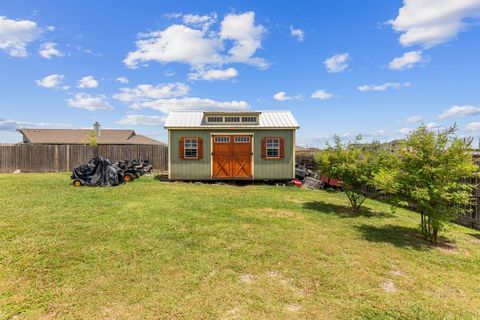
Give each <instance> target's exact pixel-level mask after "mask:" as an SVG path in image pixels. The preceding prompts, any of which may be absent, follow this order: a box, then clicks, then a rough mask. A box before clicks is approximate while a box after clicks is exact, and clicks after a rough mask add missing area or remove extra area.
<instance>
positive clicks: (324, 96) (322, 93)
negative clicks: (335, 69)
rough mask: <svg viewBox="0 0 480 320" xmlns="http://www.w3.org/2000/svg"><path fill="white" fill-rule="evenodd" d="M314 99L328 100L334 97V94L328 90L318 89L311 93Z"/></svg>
mask: <svg viewBox="0 0 480 320" xmlns="http://www.w3.org/2000/svg"><path fill="white" fill-rule="evenodd" d="M310 98H312V99H319V100H328V99H331V98H333V94H332V93H330V92H328V91H326V90H316V91H315V92H313V93H312V94H311V95H310Z"/></svg>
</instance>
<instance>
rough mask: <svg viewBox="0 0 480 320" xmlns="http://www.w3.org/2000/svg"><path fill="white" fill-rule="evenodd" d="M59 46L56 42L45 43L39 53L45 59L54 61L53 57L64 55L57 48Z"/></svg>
mask: <svg viewBox="0 0 480 320" xmlns="http://www.w3.org/2000/svg"><path fill="white" fill-rule="evenodd" d="M56 46H57V44H56V43H54V42H45V43H43V44H42V45H41V46H40V50H39V51H38V53H39V54H40V56H42V57H43V58H45V59H52V58H53V57H63V53H62V52H60V50H58V49H57V48H56Z"/></svg>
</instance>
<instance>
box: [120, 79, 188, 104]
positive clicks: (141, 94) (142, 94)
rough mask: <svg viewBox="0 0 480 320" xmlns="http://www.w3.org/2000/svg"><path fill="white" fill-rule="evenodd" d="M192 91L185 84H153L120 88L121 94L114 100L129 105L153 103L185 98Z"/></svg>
mask: <svg viewBox="0 0 480 320" xmlns="http://www.w3.org/2000/svg"><path fill="white" fill-rule="evenodd" d="M189 91H190V88H189V87H188V86H187V85H186V84H184V83H180V82H177V83H167V84H159V85H157V86H153V85H151V84H139V85H138V86H136V87H134V88H120V92H119V93H116V94H114V96H113V97H114V98H115V99H117V100H119V101H122V102H129V103H133V102H135V103H138V102H143V101H151V100H153V99H165V98H175V97H183V96H185V95H186V94H188V92H189Z"/></svg>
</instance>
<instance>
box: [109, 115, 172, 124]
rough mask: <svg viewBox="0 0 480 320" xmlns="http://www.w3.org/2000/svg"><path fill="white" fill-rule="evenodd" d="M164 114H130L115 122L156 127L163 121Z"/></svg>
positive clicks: (164, 118)
mask: <svg viewBox="0 0 480 320" xmlns="http://www.w3.org/2000/svg"><path fill="white" fill-rule="evenodd" d="M166 119H167V117H165V116H144V115H139V114H130V115H126V116H124V117H123V118H122V119H120V120H119V121H118V122H117V123H118V124H125V125H131V126H147V127H157V126H162V125H163V124H164V123H165V120H166Z"/></svg>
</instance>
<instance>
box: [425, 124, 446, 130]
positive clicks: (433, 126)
mask: <svg viewBox="0 0 480 320" xmlns="http://www.w3.org/2000/svg"><path fill="white" fill-rule="evenodd" d="M426 127H427V129H428V130H441V129H443V126H442V125H441V124H438V123H436V122H429V123H427V125H426Z"/></svg>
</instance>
